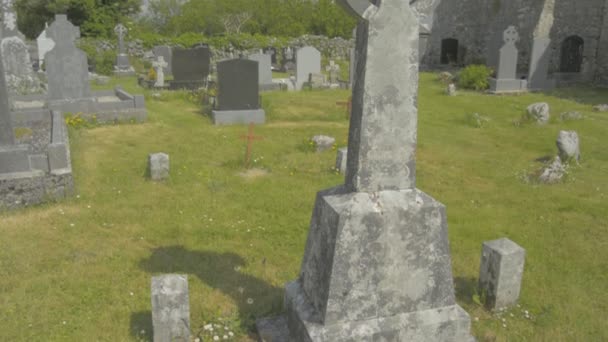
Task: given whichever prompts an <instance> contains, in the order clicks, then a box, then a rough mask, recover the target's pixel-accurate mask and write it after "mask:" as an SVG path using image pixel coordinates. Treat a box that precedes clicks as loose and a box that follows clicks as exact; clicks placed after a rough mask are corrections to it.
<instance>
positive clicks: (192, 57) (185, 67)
mask: <svg viewBox="0 0 608 342" xmlns="http://www.w3.org/2000/svg"><path fill="white" fill-rule="evenodd" d="M210 62H211V51H210V50H209V48H208V47H204V46H201V47H196V48H192V49H179V48H176V49H173V58H172V60H171V70H172V71H173V79H174V80H175V81H178V82H204V81H205V80H206V79H207V76H208V75H209V65H210Z"/></svg>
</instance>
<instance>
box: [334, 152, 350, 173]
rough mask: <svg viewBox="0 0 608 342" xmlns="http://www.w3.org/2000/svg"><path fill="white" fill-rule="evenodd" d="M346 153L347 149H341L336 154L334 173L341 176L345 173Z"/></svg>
mask: <svg viewBox="0 0 608 342" xmlns="http://www.w3.org/2000/svg"><path fill="white" fill-rule="evenodd" d="M347 153H348V148H346V147H343V148H339V149H338V153H337V154H336V171H338V172H339V173H341V174H345V173H346V160H347V158H346V155H347Z"/></svg>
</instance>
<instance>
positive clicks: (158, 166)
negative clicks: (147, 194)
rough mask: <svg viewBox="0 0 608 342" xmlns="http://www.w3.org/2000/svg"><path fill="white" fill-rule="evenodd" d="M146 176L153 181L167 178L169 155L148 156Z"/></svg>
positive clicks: (154, 154)
mask: <svg viewBox="0 0 608 342" xmlns="http://www.w3.org/2000/svg"><path fill="white" fill-rule="evenodd" d="M148 174H149V175H150V179H152V180H155V181H160V180H165V179H167V178H169V155H168V154H166V153H153V154H150V155H148Z"/></svg>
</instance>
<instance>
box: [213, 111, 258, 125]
mask: <svg viewBox="0 0 608 342" xmlns="http://www.w3.org/2000/svg"><path fill="white" fill-rule="evenodd" d="M211 116H212V119H213V124H214V125H237V124H244V125H247V124H250V123H254V124H263V123H265V122H266V112H264V110H263V109H246V110H214V111H212V113H211Z"/></svg>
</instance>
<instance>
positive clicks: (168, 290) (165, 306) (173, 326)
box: [151, 274, 190, 342]
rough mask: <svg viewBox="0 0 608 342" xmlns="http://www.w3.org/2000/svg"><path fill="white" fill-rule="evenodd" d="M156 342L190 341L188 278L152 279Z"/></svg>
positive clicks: (181, 276) (171, 275) (168, 277)
mask: <svg viewBox="0 0 608 342" xmlns="http://www.w3.org/2000/svg"><path fill="white" fill-rule="evenodd" d="M151 287H152V326H153V329H154V331H153V334H154V342H169V341H170V342H189V341H190V303H189V301H190V299H189V294H188V277H187V276H186V275H181V274H167V275H161V276H156V277H152V286H151Z"/></svg>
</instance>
